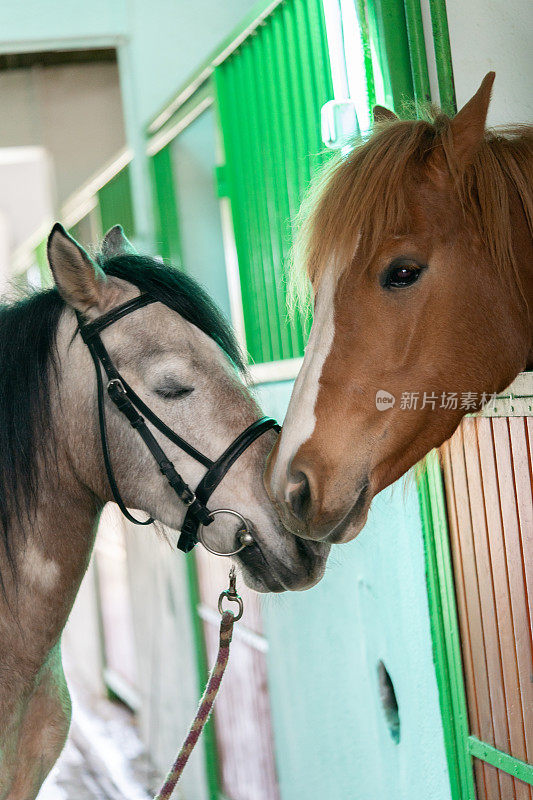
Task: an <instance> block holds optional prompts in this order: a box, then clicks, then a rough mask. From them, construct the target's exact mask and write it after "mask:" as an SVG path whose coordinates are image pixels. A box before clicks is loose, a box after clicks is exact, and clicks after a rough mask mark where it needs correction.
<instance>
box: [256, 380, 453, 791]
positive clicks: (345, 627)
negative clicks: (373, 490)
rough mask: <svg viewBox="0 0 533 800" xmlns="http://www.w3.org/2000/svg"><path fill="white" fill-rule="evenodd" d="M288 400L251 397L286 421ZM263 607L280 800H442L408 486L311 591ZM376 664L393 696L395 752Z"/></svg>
mask: <svg viewBox="0 0 533 800" xmlns="http://www.w3.org/2000/svg"><path fill="white" fill-rule="evenodd" d="M291 389H292V384H291V382H290V381H287V382H283V383H277V384H268V385H263V386H260V387H258V388H257V395H258V399H259V401H260V402H261V405H262V407H263V410H264V412H265V413H266V414H273V415H275V416H277V418H278V419H279V420H281V419H282V418H283V416H284V413H285V409H286V406H287V404H288V401H289V397H290V392H291ZM262 606H263V617H264V621H265V632H266V634H267V639H268V642H269V686H270V697H271V705H272V717H273V728H274V739H275V746H276V754H277V766H278V773H279V781H280V787H281V796H282V798H283V800H322V798H325V797H327V798H328V800H392V798H394V800H449V798H450V787H449V780H448V770H447V764H446V756H445V751H444V741H443V736H442V722H441V715H440V708H439V698H438V692H437V684H436V678H435V669H434V664H433V652H432V644H431V634H430V628H429V612H428V602H427V589H426V578H425V560H424V546H423V538H422V528H421V522H420V512H419V506H418V497H417V492H416V485H415V482H414V479H413V478H412V476H408V477H407V478H406V479H404V480H401V481H398V482H397V483H396V484H395V485H394V486H393V487H391V488H390V489H387V490H385V491H384V492H382V493H381V494H380V495H378V496H377V497H376V499H375V500H374V502H373V505H372V509H371V512H370V515H369V519H368V522H367V524H366V526H365V528H364V530H363V531H362V533H361V534H359V536H358V537H357V539H356V540H355V541H353V542H351V543H349V544H344V545H337V546H335V547H333V549H332V553H331V555H330V558H329V561H328V567H327V570H326V575H325V577H324V578H323V580H322V581H321V582H320V583H319V584H318V586H316V587H315V588H313V589H311V590H310V591H307V592H303V593H291V594H285V595H280V596H268V597H265V598H264V600H263V603H262ZM380 660H381V661H383V663H384V664H385V666H386V668H387V670H388V672H389V674H390V677H391V679H392V682H393V685H394V688H395V692H396V698H397V702H398V707H399V721H400V731H399V733H400V739H399V742H398V743H395V741H394V740H393V737H392V735H391V732H390V730H389V725H388V723H387V719H386V715H385V711H384V707H383V705H382V702H381V699H380V692H379V682H378V672H377V666H378V662H379V661H380Z"/></svg>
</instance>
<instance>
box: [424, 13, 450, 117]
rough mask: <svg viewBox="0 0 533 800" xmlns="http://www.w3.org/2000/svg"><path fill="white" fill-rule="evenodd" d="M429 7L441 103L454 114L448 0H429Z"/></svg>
mask: <svg viewBox="0 0 533 800" xmlns="http://www.w3.org/2000/svg"><path fill="white" fill-rule="evenodd" d="M429 8H430V12H431V26H432V28H433V42H434V44H435V58H436V62H437V79H438V82H439V96H440V105H441V108H442V110H443V111H444V112H445V113H446V114H450V115H453V114H455V112H456V111H457V102H456V99H455V84H454V80H453V68H452V51H451V47H450V33H449V30H448V16H447V14H446V0H429Z"/></svg>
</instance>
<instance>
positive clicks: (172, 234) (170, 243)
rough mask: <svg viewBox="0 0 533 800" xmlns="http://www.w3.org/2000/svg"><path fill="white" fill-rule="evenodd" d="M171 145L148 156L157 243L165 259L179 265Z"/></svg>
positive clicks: (178, 239) (176, 210)
mask: <svg viewBox="0 0 533 800" xmlns="http://www.w3.org/2000/svg"><path fill="white" fill-rule="evenodd" d="M170 148H171V144H168V145H167V146H166V147H164V148H163V149H162V150H159V152H158V153H156V154H155V155H154V156H152V158H151V159H150V167H151V176H152V197H153V203H154V219H155V223H156V246H157V247H159V250H160V254H161V255H162V256H163V258H164V259H165V261H168V262H169V263H171V264H174V265H175V266H178V265H181V264H182V256H181V241H180V231H179V218H178V205H177V202H176V188H175V181H174V174H173V167H172V154H171V152H170Z"/></svg>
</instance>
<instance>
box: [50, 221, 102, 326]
mask: <svg viewBox="0 0 533 800" xmlns="http://www.w3.org/2000/svg"><path fill="white" fill-rule="evenodd" d="M48 263H49V264H50V269H51V270H52V275H53V277H54V282H55V285H56V286H57V288H58V290H59V294H60V295H61V297H62V298H63V299H64V300H65V302H67V303H68V304H69V305H70V306H72V307H73V308H76V309H78V311H87V310H88V309H89V308H94V307H99V306H101V305H102V302H103V297H104V293H105V292H104V287H105V283H106V278H105V275H104V273H103V271H102V270H101V269H100V267H99V266H98V265H97V264H95V263H94V261H92V259H91V258H90V257H89V256H88V255H87V253H86V252H85V250H84V249H83V247H81V245H79V244H78V242H76V240H75V239H73V238H72V236H70V235H69V234H68V233H67V232H66V230H65V229H64V227H63V226H62V225H61V224H60V223H59V222H56V224H55V225H54V227H53V228H52V230H51V232H50V236H49V237H48Z"/></svg>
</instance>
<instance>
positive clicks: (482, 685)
mask: <svg viewBox="0 0 533 800" xmlns="http://www.w3.org/2000/svg"><path fill="white" fill-rule="evenodd" d="M471 422H472V420H465V421H464V422H463V424H462V425H461V427H460V428H459V429H458V431H457V432H456V434H455V435H454V436H453V437H452V439H451V441H450V449H449V452H450V461H451V471H452V474H453V490H454V496H455V508H456V513H457V529H456V531H453V530H452V557H453V561H454V570H455V571H456V574H458V571H459V569H460V568H461V569H462V591H463V592H464V603H463V604H462V605H463V612H462V613H460V619H459V621H460V625H461V639H462V645H463V653H465V652H466V648H467V645H468V647H469V649H470V653H471V658H472V668H473V669H472V676H471V678H470V680H471V684H470V686H467V700H468V710H469V717H470V724H471V726H472V732H474V731H475V728H476V727H477V729H478V730H479V734H476V735H477V736H478V738H480V739H481V740H482V741H486V742H488V743H489V744H494V728H493V723H492V711H491V703H490V692H489V682H488V676H487V667H486V661H485V640H484V635H483V625H482V615H481V603H480V597H479V587H478V579H477V571H476V558H475V548H474V536H473V531H472V519H471V516H470V497H469V493H468V480H467V474H466V465H465V457H464V441H463V438H464V437H463V434H464V428H465V427H467V425H468V424H469V423H471ZM467 436H468V437H470V438H471V436H472V429H470V430H467ZM459 608H461V604H459ZM465 662H466V659H465ZM467 678H468V675H467ZM483 780H484V789H483V794H481V791H480V788H481V787H480V786H479V781H478V791H479V793H480V795H481V796H482V797H483V798H484V800H499V794H500V787H499V781H498V776H497V774H496V772H495V771H494V770H489V769H487V768H485V767H484V768H483ZM505 800H509V799H508V798H506V799H505Z"/></svg>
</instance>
